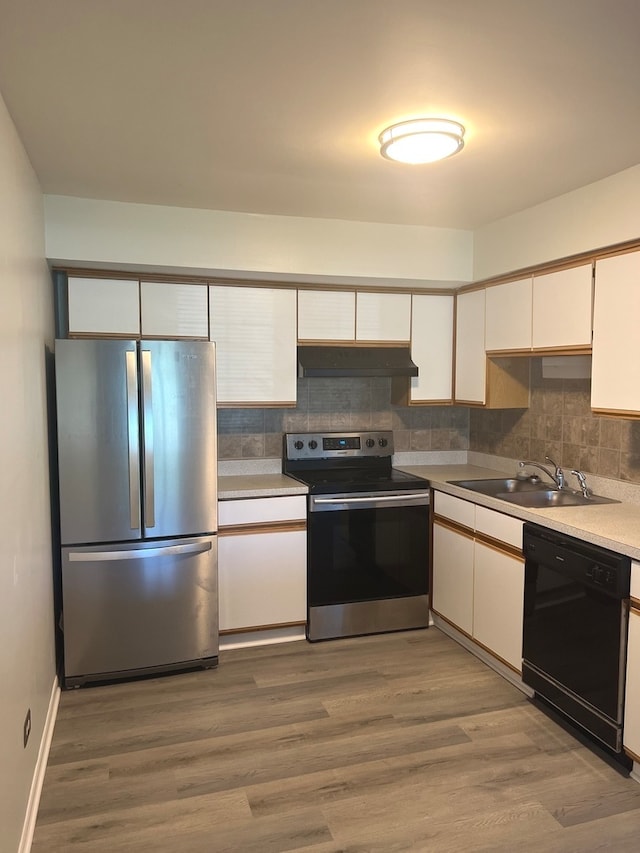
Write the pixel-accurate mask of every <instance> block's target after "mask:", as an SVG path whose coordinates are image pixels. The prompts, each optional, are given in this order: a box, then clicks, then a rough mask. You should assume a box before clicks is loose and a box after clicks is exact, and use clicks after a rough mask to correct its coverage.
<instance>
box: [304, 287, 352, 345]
mask: <svg viewBox="0 0 640 853" xmlns="http://www.w3.org/2000/svg"><path fill="white" fill-rule="evenodd" d="M355 335H356V294H355V291H353V290H299V291H298V340H300V341H353V340H355Z"/></svg>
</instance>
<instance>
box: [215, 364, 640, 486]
mask: <svg viewBox="0 0 640 853" xmlns="http://www.w3.org/2000/svg"><path fill="white" fill-rule="evenodd" d="M531 366H532V379H531V404H530V407H529V408H528V409H504V410H493V411H487V410H484V409H475V408H469V407H466V406H396V405H394V404H393V403H392V402H391V380H390V379H388V378H371V379H360V378H358V379H351V378H340V379H319V378H314V379H299V380H298V403H297V406H296V407H295V408H275V409H262V408H260V409H220V410H219V411H218V441H219V457H220V459H221V460H231V459H267V458H276V459H279V458H280V457H281V455H282V434H283V433H285V432H313V431H316V430H317V431H318V432H324V431H334V432H336V431H341V430H349V429H392V430H393V431H394V440H395V449H396V450H397V451H423V450H424V451H436V450H474V451H478V452H481V453H487V454H491V455H494V456H500V457H507V458H512V459H531V460H535V461H538V462H544V457H545V456H546V455H548V456H550V457H551V458H552V459H554V460H555V461H556V462H557V463H558V464H559V465H562V467H563V468H565V469H567V470H570V469H571V468H580V469H581V470H582V471H584V472H585V473H590V474H596V475H598V476H602V477H609V478H614V479H619V480H628V481H630V482H635V483H640V421H638V422H636V421H627V420H624V419H622V418H605V417H597V416H595V415H592V413H591V409H590V405H589V398H590V380H589V379H545V378H543V377H542V370H541V360H540V359H539V358H534V359H532V360H531Z"/></svg>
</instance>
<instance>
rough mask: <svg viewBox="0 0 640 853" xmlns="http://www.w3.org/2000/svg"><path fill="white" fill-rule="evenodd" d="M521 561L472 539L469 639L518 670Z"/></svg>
mask: <svg viewBox="0 0 640 853" xmlns="http://www.w3.org/2000/svg"><path fill="white" fill-rule="evenodd" d="M523 604H524V560H523V559H522V558H520V557H515V556H512V555H511V554H507V553H505V552H504V551H499V550H497V549H496V548H492V547H490V546H489V545H485V544H484V543H483V542H478V541H476V543H475V549H474V575H473V638H474V639H475V640H477V641H478V642H479V643H481V644H482V645H483V646H485V648H487V649H489V650H490V651H492V652H493V653H494V654H496V655H497V656H498V657H499V658H501V659H502V660H503V661H505V662H506V663H508V664H509V665H510V666H511V667H513V669H515V670H517V671H518V672H521V671H522V615H523Z"/></svg>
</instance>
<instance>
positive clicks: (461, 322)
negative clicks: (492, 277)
mask: <svg viewBox="0 0 640 853" xmlns="http://www.w3.org/2000/svg"><path fill="white" fill-rule="evenodd" d="M484 314H485V291H484V290H472V291H471V292H470V293H461V294H460V295H459V296H458V297H457V301H456V384H455V398H456V402H460V403H484V402H485V400H486V382H487V366H486V362H487V359H486V356H485V346H484V324H485V317H484Z"/></svg>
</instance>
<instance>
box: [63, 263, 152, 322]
mask: <svg viewBox="0 0 640 853" xmlns="http://www.w3.org/2000/svg"><path fill="white" fill-rule="evenodd" d="M68 297H69V334H72V335H73V334H86V335H120V336H124V335H132V336H136V335H139V334H140V296H139V290H138V281H137V279H135V280H134V279H124V278H76V277H75V276H69V279H68Z"/></svg>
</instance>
